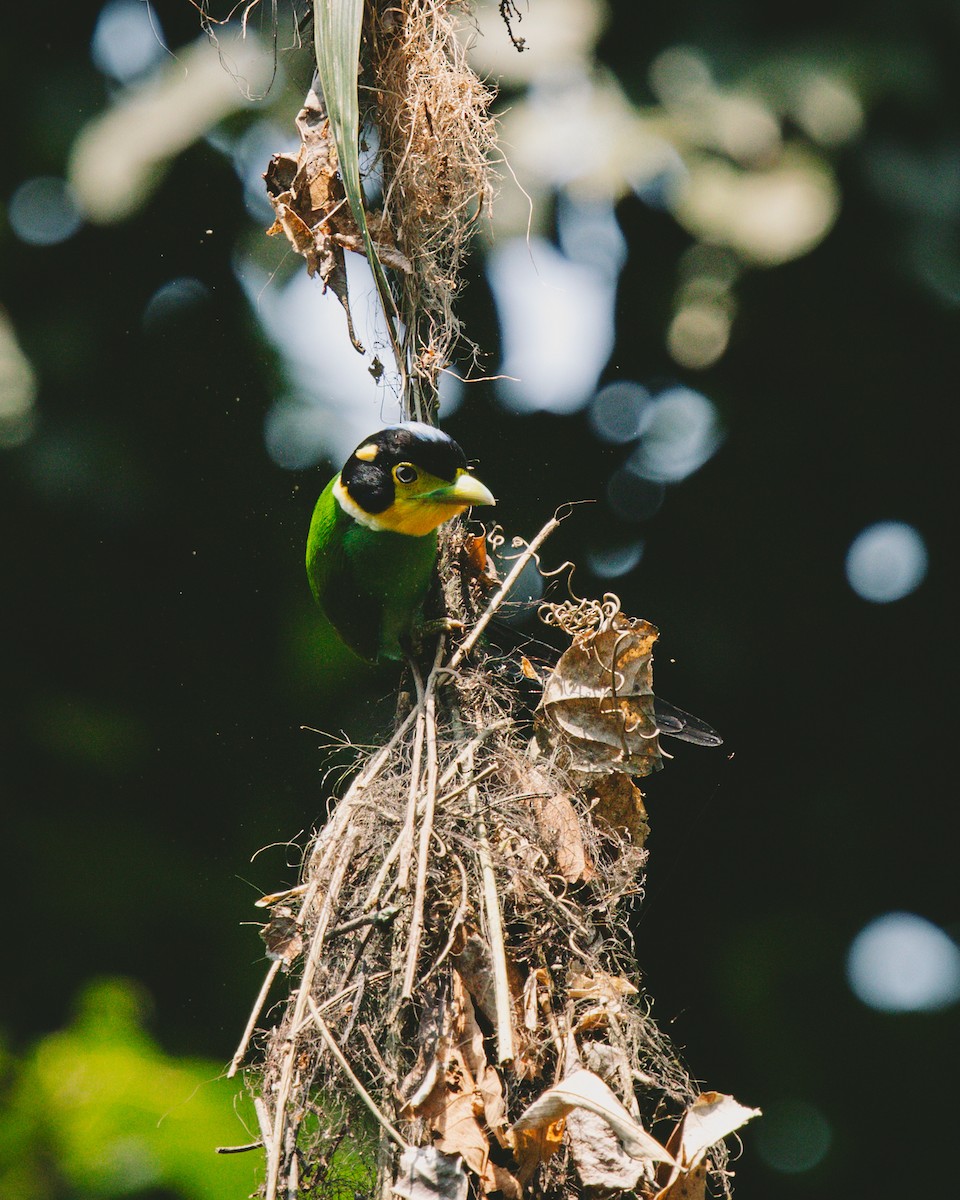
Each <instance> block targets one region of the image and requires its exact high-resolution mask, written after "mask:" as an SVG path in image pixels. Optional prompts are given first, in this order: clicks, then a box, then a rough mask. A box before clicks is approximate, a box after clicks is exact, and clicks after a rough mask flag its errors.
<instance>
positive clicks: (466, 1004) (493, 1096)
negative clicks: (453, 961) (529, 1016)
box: [404, 971, 521, 1200]
mask: <svg viewBox="0 0 960 1200" xmlns="http://www.w3.org/2000/svg"><path fill="white" fill-rule="evenodd" d="M441 1022H442V1024H441V1030H440V1033H439V1036H438V1038H437V1045H436V1052H435V1054H434V1055H433V1062H434V1063H435V1069H433V1068H432V1064H430V1063H428V1064H427V1069H426V1071H425V1072H424V1075H423V1082H422V1083H421V1085H420V1086H419V1087H418V1088H417V1090H416V1092H415V1094H414V1095H412V1096H408V1099H407V1101H406V1104H405V1107H404V1115H405V1116H409V1117H417V1118H419V1119H421V1120H422V1121H424V1123H425V1124H426V1126H427V1128H428V1129H429V1130H430V1132H431V1133H432V1134H433V1139H434V1140H433V1144H434V1146H435V1148H436V1149H437V1150H438V1151H440V1152H441V1153H443V1154H459V1155H461V1156H462V1158H463V1161H464V1162H465V1163H466V1165H467V1167H468V1168H469V1169H470V1170H471V1171H473V1172H474V1174H475V1175H476V1176H477V1177H478V1178H479V1180H480V1186H481V1188H482V1189H483V1191H484V1192H485V1193H486V1192H495V1191H500V1192H503V1193H504V1195H505V1196H506V1197H507V1198H508V1200H518V1198H519V1196H520V1193H521V1188H520V1184H519V1183H518V1181H517V1179H516V1177H515V1176H514V1175H512V1174H511V1172H510V1171H508V1170H507V1169H506V1168H504V1167H501V1166H499V1165H498V1164H496V1163H494V1162H492V1161H491V1159H490V1138H489V1134H488V1132H487V1130H489V1131H492V1132H493V1133H494V1135H496V1136H497V1138H498V1140H499V1141H501V1143H503V1144H506V1143H507V1142H508V1141H509V1140H510V1139H509V1135H508V1133H507V1128H506V1102H505V1100H504V1096H503V1087H502V1085H501V1083H500V1077H499V1076H498V1075H497V1072H496V1071H495V1070H494V1069H493V1067H491V1066H490V1064H489V1063H488V1062H487V1059H486V1055H485V1053H484V1047H483V1033H482V1031H481V1030H480V1027H479V1025H478V1024H477V1019H476V1016H475V1014H474V1009H473V1002H472V1001H471V999H470V995H469V993H468V991H467V988H466V985H465V984H464V982H463V980H462V979H461V977H460V975H459V973H458V972H456V971H454V972H453V992H452V995H451V996H450V998H449V1000H448V1001H447V1002H446V1004H445V1005H444V1006H443V1012H442V1017H441Z"/></svg>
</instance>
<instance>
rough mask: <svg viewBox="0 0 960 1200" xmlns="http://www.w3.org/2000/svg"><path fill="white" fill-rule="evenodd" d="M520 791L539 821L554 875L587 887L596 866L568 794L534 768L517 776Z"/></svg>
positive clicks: (543, 773)
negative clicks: (585, 847)
mask: <svg viewBox="0 0 960 1200" xmlns="http://www.w3.org/2000/svg"><path fill="white" fill-rule="evenodd" d="M517 787H518V789H519V791H520V794H521V795H523V796H526V797H527V803H528V804H529V805H530V808H531V811H532V812H533V814H534V816H535V817H536V821H537V826H538V828H539V831H540V839H541V843H542V846H543V849H544V850H545V851H546V852H547V853H548V854H549V855H550V858H551V859H552V865H553V868H554V871H555V873H556V874H557V875H559V876H560V878H561V879H563V880H565V881H566V882H567V883H588V882H589V881H590V880H591V879H592V878H593V876H594V865H593V863H592V862H591V861H590V859H589V858H588V857H587V853H586V850H585V849H584V845H583V834H582V833H581V831H580V818H579V817H578V816H577V810H576V809H575V808H574V806H573V801H572V800H571V798H570V794H569V792H562V791H558V790H557V787H556V785H555V784H554V783H553V782H552V781H551V780H550V778H549V776H548V775H546V773H545V772H543V771H540V770H538V769H537V768H536V767H532V766H531V767H526V768H525V769H524V770H523V771H520V772H518V773H517Z"/></svg>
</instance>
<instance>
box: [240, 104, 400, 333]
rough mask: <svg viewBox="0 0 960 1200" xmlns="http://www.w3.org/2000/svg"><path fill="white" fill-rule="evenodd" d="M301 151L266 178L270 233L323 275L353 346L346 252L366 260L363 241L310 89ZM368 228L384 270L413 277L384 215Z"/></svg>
mask: <svg viewBox="0 0 960 1200" xmlns="http://www.w3.org/2000/svg"><path fill="white" fill-rule="evenodd" d="M296 124H297V130H298V132H299V134H300V148H299V150H298V151H297V153H296V154H295V155H293V154H275V155H274V156H273V157H272V158H271V159H270V163H269V165H268V167H267V170H266V172H265V173H264V176H263V179H264V183H265V184H266V188H267V195H268V197H269V199H270V203H271V204H272V205H273V210H274V215H275V220H274V223H273V225H271V227H270V228H269V229H268V230H267V233H268V234H270V235H272V236H275V235H277V234H283V235H284V236H285V237H286V239H287V241H289V243H290V245H291V246H292V247H293V249H294V250H295V251H296V253H297V254H300V255H302V256H303V257H304V258H305V259H306V263H307V271H308V272H309V274H310V275H311V276H313V275H319V276H320V279H321V281H322V283H323V286H324V288H330V290H331V291H332V292H333V294H334V295H335V296H336V297H337V299H338V300H339V301H340V303H341V304H342V305H343V310H344V312H345V313H346V316H347V328H348V330H349V333H350V340H351V341H352V342H353V344H354V346H355V347H356V349H357V350H359V351H361V352H362V351H363V347H362V346H361V345H360V343H359V342H358V341H357V336H356V333H355V332H354V328H353V318H352V316H351V313H350V302H349V298H348V295H347V272H346V267H345V265H344V260H343V252H344V250H353V251H355V252H356V253H357V254H364V253H365V248H364V243H363V237H362V235H361V233H360V230H359V229H358V228H357V223H356V221H355V220H354V218H353V214H352V213H351V211H350V206H349V205H348V204H347V201H346V196H345V194H344V190H343V184H342V182H341V179H340V175H339V174H338V166H339V164H338V161H337V150H336V145H335V142H334V138H333V135H332V133H331V129H330V122H329V121H328V119H327V114H326V110H325V109H324V106H323V102H322V101H321V99H320V98H319V96H318V95H317V93H316V92H315V91H314V90H313V89H312V88H311V90H310V91H309V92H308V93H307V98H306V100H304V103H303V108H301V110H300V112H299V113H298V114H297V121H296ZM367 226H368V228H369V230H370V236H371V238H372V240H373V242H374V244H375V246H376V248H377V254H378V256H379V258H380V260H381V262H383V263H384V264H385V265H386V266H388V267H393V268H394V269H395V270H398V271H403V272H404V273H409V272H410V270H411V265H410V261H409V259H408V258H407V257H406V256H405V255H403V254H401V253H400V251H399V250H398V249H397V248H396V245H395V242H394V237H393V232H392V230H391V229H390V226H389V223H388V222H387V221H386V219H385V218H384V216H383V214H382V213H368V214H367Z"/></svg>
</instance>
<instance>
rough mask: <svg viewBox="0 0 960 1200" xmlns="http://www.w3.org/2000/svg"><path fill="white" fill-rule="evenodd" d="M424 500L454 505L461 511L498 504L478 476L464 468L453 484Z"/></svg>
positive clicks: (431, 493)
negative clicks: (472, 506) (477, 506)
mask: <svg viewBox="0 0 960 1200" xmlns="http://www.w3.org/2000/svg"><path fill="white" fill-rule="evenodd" d="M423 498H424V499H429V500H430V501H432V502H433V503H434V504H444V505H447V504H450V505H453V506H454V507H456V508H457V509H459V510H460V511H462V510H463V509H465V508H468V507H469V506H470V505H471V504H496V500H495V499H494V498H493V492H491V491H490V489H489V488H488V487H486V486H485V485H484V484H482V483H481V482H480V480H479V479H478V478H477V477H476V475H471V474H470V472H469V471H464V470H463V469H462V468H461V470H459V471H458V472H457V475H456V478H455V479H454V481H453V483H446V484H444V485H443V486H442V487H439V488H437V489H435V490H434V491H431V492H430V493H429V495H428V496H424V497H423Z"/></svg>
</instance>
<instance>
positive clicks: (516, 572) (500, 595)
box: [447, 516, 563, 671]
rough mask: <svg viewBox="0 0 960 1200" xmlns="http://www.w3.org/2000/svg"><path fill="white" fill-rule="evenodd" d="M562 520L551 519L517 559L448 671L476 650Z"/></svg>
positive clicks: (452, 659) (459, 649)
mask: <svg viewBox="0 0 960 1200" xmlns="http://www.w3.org/2000/svg"><path fill="white" fill-rule="evenodd" d="M562 520H563V517H556V516H554V517H551V518H550V520H549V521H548V522H547V523H546V525H544V527H543V528H542V529H541V530H540V532H539V533H538V534H537V536H536V537H535V538H534V539H533V541H532V542H530V544H529V545H528V546H527V547H526V549H525V550H524V551H523V553H522V554H520V555H519V556H518V557H517V560H516V561H515V562H514V564H513V566H512V567H511V569H510V573H509V574H508V575H507V577H506V579H504V581H503V583H502V584H501V585H500V587H499V589H498V590H497V592H496V594H495V595H494V597H493V599H492V600H491V601H490V603H489V604H488V605H487V607H486V610H485V611H484V613H483V615H482V616H481V617H480V619H479V620H478V621H477V623H476V625H474V627H473V628H472V629H471V630H470V633H469V634H468V635H467V636H466V637H465V638H464V639H463V641H462V642H461V643H460V645H459V646H458V647H457V650H456V653H455V654H454V655H453V657H452V658H451V659H450V662H449V663H448V664H447V669H448V670H450V671H455V670H456V669H457V667H459V665H460V664H461V663H462V662H463V660H464V659H465V658H466V656H467V655H468V654H469V653H470V651H471V650H472V649H473V648H474V646H475V645H476V644H477V640H478V639H479V637H480V635H481V634H482V633H483V631H484V630H485V629H486V627H487V626H488V625H489V624H490V622H491V620H492V619H493V617H494V614H495V613H496V611H497V609H498V608H499V607H500V605H501V604H502V603H503V602H504V600H505V599H506V598H507V595H508V594H509V592H510V589H511V588H512V587H513V585H514V584H515V583H516V582H517V580H518V578H519V577H520V572H521V571H522V570H523V568H524V567H525V566H526V565H527V563H528V562H529V561H530V560H531V559H532V558H533V557H534V556H535V555H536V553H537V551H538V550H539V549H540V547H541V546H542V545H543V543H544V542H545V541H546V540H547V538H548V537H549V536H550V534H551V533H553V531H554V530H555V529H556V528H557V527H558V526H559V524H560V522H561V521H562Z"/></svg>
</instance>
